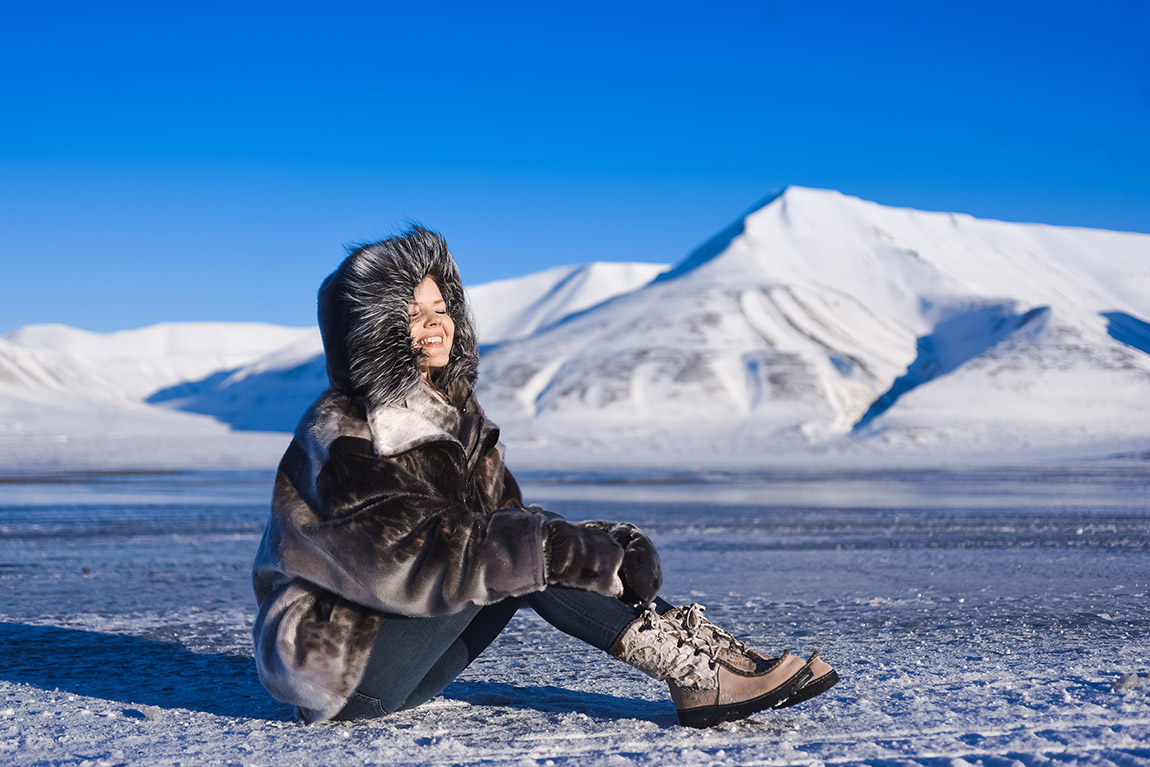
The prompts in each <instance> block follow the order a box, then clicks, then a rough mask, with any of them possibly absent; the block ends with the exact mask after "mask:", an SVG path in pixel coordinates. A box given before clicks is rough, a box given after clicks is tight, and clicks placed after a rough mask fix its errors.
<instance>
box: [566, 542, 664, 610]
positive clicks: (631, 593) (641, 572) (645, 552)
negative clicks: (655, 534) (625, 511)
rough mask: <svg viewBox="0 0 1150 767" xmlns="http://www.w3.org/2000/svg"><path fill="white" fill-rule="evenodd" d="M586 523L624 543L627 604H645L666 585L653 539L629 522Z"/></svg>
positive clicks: (624, 583)
mask: <svg viewBox="0 0 1150 767" xmlns="http://www.w3.org/2000/svg"><path fill="white" fill-rule="evenodd" d="M584 524H585V525H588V526H593V527H597V528H599V529H601V530H604V531H605V532H607V533H608V534H609V535H610V536H611V537H612V538H614V539H615V541H616V542H617V543H618V544H619V545H620V546H622V547H623V565H622V567H620V569H619V577H620V578H622V579H623V596H621V597H620V599H622V600H623V601H624V602H626V603H627V604H646V603H647V602H650V601H651V600H652V599H654V598H655V595H656V594H658V593H659V587H660V586H662V585H663V566H662V564H661V563H660V561H659V552H658V551H656V550H655V544H653V543H651V539H650V538H648V537H647V536H646V535H645V534H644V533H643V531H642V530H640V529H639V528H637V527H635V526H634V525H632V524H631V523H629V522H585V523H584Z"/></svg>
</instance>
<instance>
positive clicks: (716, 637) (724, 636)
mask: <svg viewBox="0 0 1150 767" xmlns="http://www.w3.org/2000/svg"><path fill="white" fill-rule="evenodd" d="M706 609H707V608H706V607H704V606H703V605H701V604H699V603H698V602H692V603H691V604H690V606H688V607H687V609H685V610H683V611H682V612H681V613H680V614H679V615H680V617H679V620H680V623H681V625H682V626H683V628H684V629H685V630H686V631H688V632H691V633H697V634H700V635H706V641H707V643H708V644H709V645H710V646H711V647H712V648H714V650H715V651H716V654H718V653H721V652H722V651H724V650H726V651H728V652H733V653H736V654H742V655H748V656H750V657H755V658H764V657H765V656H764V655H763V654H762V653H760V652H759V651H758V650H753V649H751V648H750V647H748V646H747V645H745V644H744V643H742V642H741V641H739V640H738V639H736V638H735V637H734V636H732V635H731V634H730V633H729V632H727V631H725V630H723V629H722V628H719V627H718V626H716V625H715V624H714V623H711V622H710V621H709V620H707V618H706V616H704V615H703V613H704V612H705V611H706Z"/></svg>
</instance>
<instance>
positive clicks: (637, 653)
mask: <svg viewBox="0 0 1150 767" xmlns="http://www.w3.org/2000/svg"><path fill="white" fill-rule="evenodd" d="M610 653H611V654H612V655H614V656H615V657H616V658H619V659H620V660H622V661H624V662H626V663H629V664H631V665H632V666H634V667H635V668H637V669H639V670H640V671H642V672H643V673H645V674H647V675H648V676H651V677H654V678H655V679H659V680H663V681H666V682H667V685H668V686H669V687H670V688H671V700H673V701H674V702H675V709H676V711H677V713H678V715H679V724H681V725H684V726H686V727H711V726H712V725H716V724H719V723H720V722H728V721H733V720H735V719H744V718H746V717H748V716H750V715H751V714H754V713H756V712H758V711H763V710H765V709H768V708H778V707H779V706H781V705H783V704H784V703H786V702H787V700H788V699H790V698H791V696H793V695H794V694H795V692H796V691H797V690H798V689H799V688H800V687H802V685H804V684H806V683H807V682H809V681H811V679H812V673H811V669H810V664H809V663H804V662H803V660H802V658H799V657H798V656H797V655H791V654H790V652H789V651H788V652H784V653H783V655H782V656H781V657H779V658H776V659H773V661H771V662H762V663H759V662H756V663H754V665H753V667H752V666H751V665H749V664H748V663H747V662H746V661H745V660H742V659H739V658H736V657H735V656H733V655H732V654H731V653H729V652H727V653H725V652H724V651H723V649H722V647H721V646H720V645H719V644H718V643H717V642H715V641H714V640H713V639H712V635H711V633H710V632H707V631H698V630H694V631H692V630H689V629H686V628H684V627H683V626H682V625H681V624H680V623H679V622H677V621H674V620H669V619H668V618H666V617H665V616H662V615H659V614H658V613H657V612H656V611H655V605H654V604H650V605H648V606H647V608H646V610H644V611H643V614H642V615H640V616H639V617H638V618H636V619H635V620H634V621H633V622H632V623H631V624H629V625H628V626H627V628H625V629H624V630H623V633H622V634H621V635H620V636H619V638H618V639H617V640H615V644H614V645H612V647H611V649H610Z"/></svg>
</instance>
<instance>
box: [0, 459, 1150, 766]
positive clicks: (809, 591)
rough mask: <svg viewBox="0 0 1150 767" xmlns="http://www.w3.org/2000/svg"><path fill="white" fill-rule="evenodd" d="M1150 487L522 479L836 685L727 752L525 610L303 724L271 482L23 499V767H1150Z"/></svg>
mask: <svg viewBox="0 0 1150 767" xmlns="http://www.w3.org/2000/svg"><path fill="white" fill-rule="evenodd" d="M1147 468H1148V466H1147V464H1146V463H1145V462H1129V463H1126V464H1123V465H1119V464H1093V465H1086V466H1071V467H1065V466H1063V467H1048V468H1031V469H1001V470H995V471H988V470H985V469H969V470H951V471H942V470H922V469H918V470H882V471H863V470H858V471H852V472H833V473H832V472H824V471H816V470H807V471H797V470H796V471H782V470H775V471H760V472H755V473H749V472H745V473H737V472H677V473H667V472H650V473H647V474H645V475H636V474H630V475H628V474H602V473H601V474H596V475H584V474H578V473H575V472H567V473H554V472H526V473H523V474H522V475H521V476H520V479H521V481H522V483H523V485H524V487H525V494H526V495H527V496H528V498H529V499H531V500H537V501H539V502H542V503H543V504H544V505H546V506H548V507H550V508H554V509H555V510H557V511H560V512H561V513H564V514H566V515H568V516H569V517H571V518H609V519H628V520H632V521H635V522H637V523H638V524H640V525H642V526H643V527H644V528H646V529H648V530H649V531H650V533H651V534H652V537H653V538H654V540H655V541H656V543H657V544H658V546H659V548H660V551H661V552H662V554H663V559H664V566H665V570H666V573H667V583H666V589H665V593H666V595H667V596H669V597H670V598H671V599H672V600H673V601H691V600H697V601H700V602H702V603H704V604H706V605H707V606H708V611H707V614H708V616H709V617H710V618H712V619H713V620H714V621H715V622H717V623H719V624H720V625H724V626H726V627H728V628H729V629H731V630H732V631H733V632H734V633H736V634H737V635H741V636H743V637H745V638H747V639H749V641H751V642H752V643H754V644H756V645H758V646H760V647H762V648H763V649H766V650H771V651H777V650H779V649H781V648H782V647H784V646H788V647H791V648H794V649H796V650H801V651H803V652H809V651H810V650H813V649H816V648H817V649H819V650H820V652H821V653H822V654H824V655H825V656H826V657H827V658H828V659H830V660H831V661H832V662H834V663H835V665H836V666H837V667H838V669H839V670H840V672H841V673H842V676H843V681H842V683H841V684H839V685H838V686H837V687H835V688H834V689H832V690H831V691H830V692H829V693H827V694H825V695H823V696H821V697H819V698H816V699H815V700H813V701H811V702H809V703H806V704H804V705H802V706H797V707H794V708H790V709H784V710H781V711H778V712H768V713H763V714H760V715H757V716H755V717H753V718H752V719H750V720H748V721H745V722H742V723H738V724H731V725H724V726H722V727H720V728H716V729H713V730H709V731H694V730H688V729H684V728H681V727H678V726H677V725H676V724H675V719H674V711H673V708H672V707H671V705H670V703H669V702H668V699H667V696H666V692H665V689H664V688H663V687H662V686H661V685H659V684H657V683H655V682H653V681H651V680H649V679H647V678H646V677H644V676H642V675H640V674H638V673H636V672H634V671H632V670H631V669H629V668H628V667H626V666H623V665H622V664H619V663H618V662H616V661H613V660H611V659H610V658H608V657H606V656H605V655H604V654H603V653H601V652H599V651H597V650H594V649H591V648H588V647H586V646H584V645H582V644H581V643H579V642H578V641H576V640H573V639H570V638H568V637H566V636H564V635H562V634H559V633H557V632H556V631H554V630H553V629H551V628H550V627H549V626H548V625H546V624H545V623H543V622H542V621H541V620H539V619H538V618H537V617H536V616H534V615H533V614H531V613H529V612H525V613H522V614H521V615H519V616H517V617H516V619H515V620H513V621H512V623H511V625H510V627H509V629H508V630H507V631H506V632H505V633H504V634H503V635H502V636H501V637H500V638H499V639H498V640H497V641H496V643H495V644H494V645H493V646H492V647H491V648H489V649H488V651H487V652H486V653H484V654H483V655H482V656H481V657H480V658H479V660H478V661H477V662H476V663H475V664H474V665H473V666H472V667H471V668H470V669H469V670H468V671H467V672H466V673H465V675H464V676H463V677H461V678H460V680H458V681H457V682H456V683H455V684H453V685H452V686H451V687H449V688H448V689H447V690H446V692H445V694H444V695H443V696H442V697H440V698H437V699H436V700H434V701H432V702H431V703H430V704H428V705H426V706H424V707H421V708H419V709H416V710H414V711H411V712H406V713H403V714H399V715H396V716H393V717H390V718H387V719H381V720H376V721H371V722H364V723H357V724H330V725H312V726H305V725H299V724H296V723H295V722H293V721H292V720H291V712H290V711H289V710H288V708H287V707H286V706H283V705H281V704H278V703H276V702H275V701H273V700H271V699H270V698H269V697H268V696H267V695H266V693H265V692H264V691H263V689H262V688H261V687H260V685H259V682H258V680H257V679H256V676H255V671H254V668H253V664H252V660H251V645H250V639H249V631H250V625H251V620H252V613H253V608H254V604H253V599H252V596H251V591H250V588H251V587H250V573H249V567H250V562H251V557H252V555H253V553H254V550H255V546H256V543H257V541H258V538H259V535H260V533H261V530H262V527H263V524H264V518H265V515H266V513H267V507H268V499H269V496H270V482H271V474H270V472H267V471H252V472H176V473H169V474H153V475H94V474H69V475H57V476H56V477H54V478H52V479H51V480H44V479H36V478H34V477H27V476H24V477H21V478H16V477H9V478H8V479H7V480H5V481H3V482H0V587H2V588H3V593H5V594H6V595H8V597H7V599H6V600H5V601H4V602H3V607H2V608H0V636H2V637H3V642H2V646H3V647H4V648H5V651H4V652H3V653H2V654H0V763H3V764H7V765H14V766H15V765H43V764H69V765H73V764H74V765H84V764H86V765H100V764H103V765H115V764H154V765H177V764H179V765H189V764H243V765H276V766H279V765H296V764H299V765H313V764H325V765H339V764H355V765H360V764H411V765H452V764H482V765H504V764H506V765H513V764H514V765H524V764H537V765H546V764H555V765H558V764H580V765H623V764H648V765H728V764H729V765H784V764H827V763H833V764H846V765H850V764H870V765H884V766H885V765H891V766H893V765H920V764H921V765H932V766H933V765H965V764H975V763H982V764H986V765H1002V766H1003V767H1007V765H1020V764H1021V765H1047V764H1058V765H1078V764H1082V765H1086V764H1090V765H1110V764H1114V765H1145V764H1150V661H1148V658H1150V600H1148V599H1147V590H1148V589H1150V475H1148V471H1147Z"/></svg>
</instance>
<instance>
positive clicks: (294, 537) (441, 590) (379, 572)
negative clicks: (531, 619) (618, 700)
mask: <svg viewBox="0 0 1150 767" xmlns="http://www.w3.org/2000/svg"><path fill="white" fill-rule="evenodd" d="M449 448H450V445H445V444H435V443H432V444H428V445H424V446H422V447H420V448H417V449H415V450H413V451H410V452H409V453H407V454H404V455H403V456H401V457H380V456H378V455H376V454H375V452H374V450H373V449H372V446H371V443H370V442H368V441H367V440H364V439H359V438H355V437H340V438H339V439H337V440H335V441H334V442H332V443H331V445H330V448H329V450H328V456H327V460H326V462H325V463H324V465H323V467H322V469H321V470H320V472H319V474H318V476H316V477H315V478H314V485H313V492H311V493H307V492H301V487H300V485H301V484H302V482H301V481H300V478H299V474H300V471H299V470H301V469H304V467H303V466H302V465H301V466H299V467H298V469H297V470H295V471H293V470H292V467H290V466H289V467H287V471H286V473H287V474H288V475H289V476H295V477H296V481H294V482H293V481H288V482H284V483H280V486H278V487H277V491H276V496H277V497H276V500H275V505H276V506H278V507H280V509H281V510H282V511H284V512H286V513H287V516H288V519H287V520H285V521H286V522H287V524H285V525H284V526H283V540H281V541H279V542H277V545H278V547H279V548H280V557H279V559H280V565H281V571H282V572H285V573H287V574H290V575H292V576H294V577H299V578H303V579H305V580H307V581H309V582H311V583H314V584H317V585H319V586H322V587H323V588H325V589H328V590H330V591H331V592H333V593H335V594H336V595H338V596H340V597H343V598H345V599H348V600H351V601H352V602H356V603H358V604H361V605H364V606H366V607H370V608H372V609H376V610H381V611H385V612H393V613H399V614H403V615H411V616H431V615H444V614H449V613H453V612H457V611H459V610H460V609H462V608H463V606H464V605H466V604H467V603H468V602H474V603H476V604H489V603H491V602H496V601H499V600H501V599H504V598H507V597H510V596H519V595H522V594H528V593H531V592H535V591H540V590H542V589H543V588H544V587H545V586H546V573H545V570H544V557H543V546H544V529H543V526H544V523H545V521H546V519H545V518H544V517H543V515H541V514H537V513H533V512H531V511H528V510H525V509H522V508H504V509H499V510H497V511H495V512H494V513H491V514H485V513H483V512H481V511H475V510H472V508H471V507H470V506H469V505H468V504H467V503H465V502H462V501H461V500H459V499H461V498H465V497H466V488H465V487H464V486H463V485H464V484H465V483H466V479H465V478H464V477H463V476H461V475H460V472H459V471H458V468H457V466H458V464H457V462H455V461H454V460H453V459H452V456H451V454H450V450H449ZM301 453H302V451H301ZM300 459H301V460H300V463H301V464H306V463H307V461H306V457H304V456H302V455H301V456H300ZM285 463H286V461H285ZM308 495H311V496H312V498H310V499H308V498H307V496H308ZM309 500H310V502H309Z"/></svg>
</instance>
